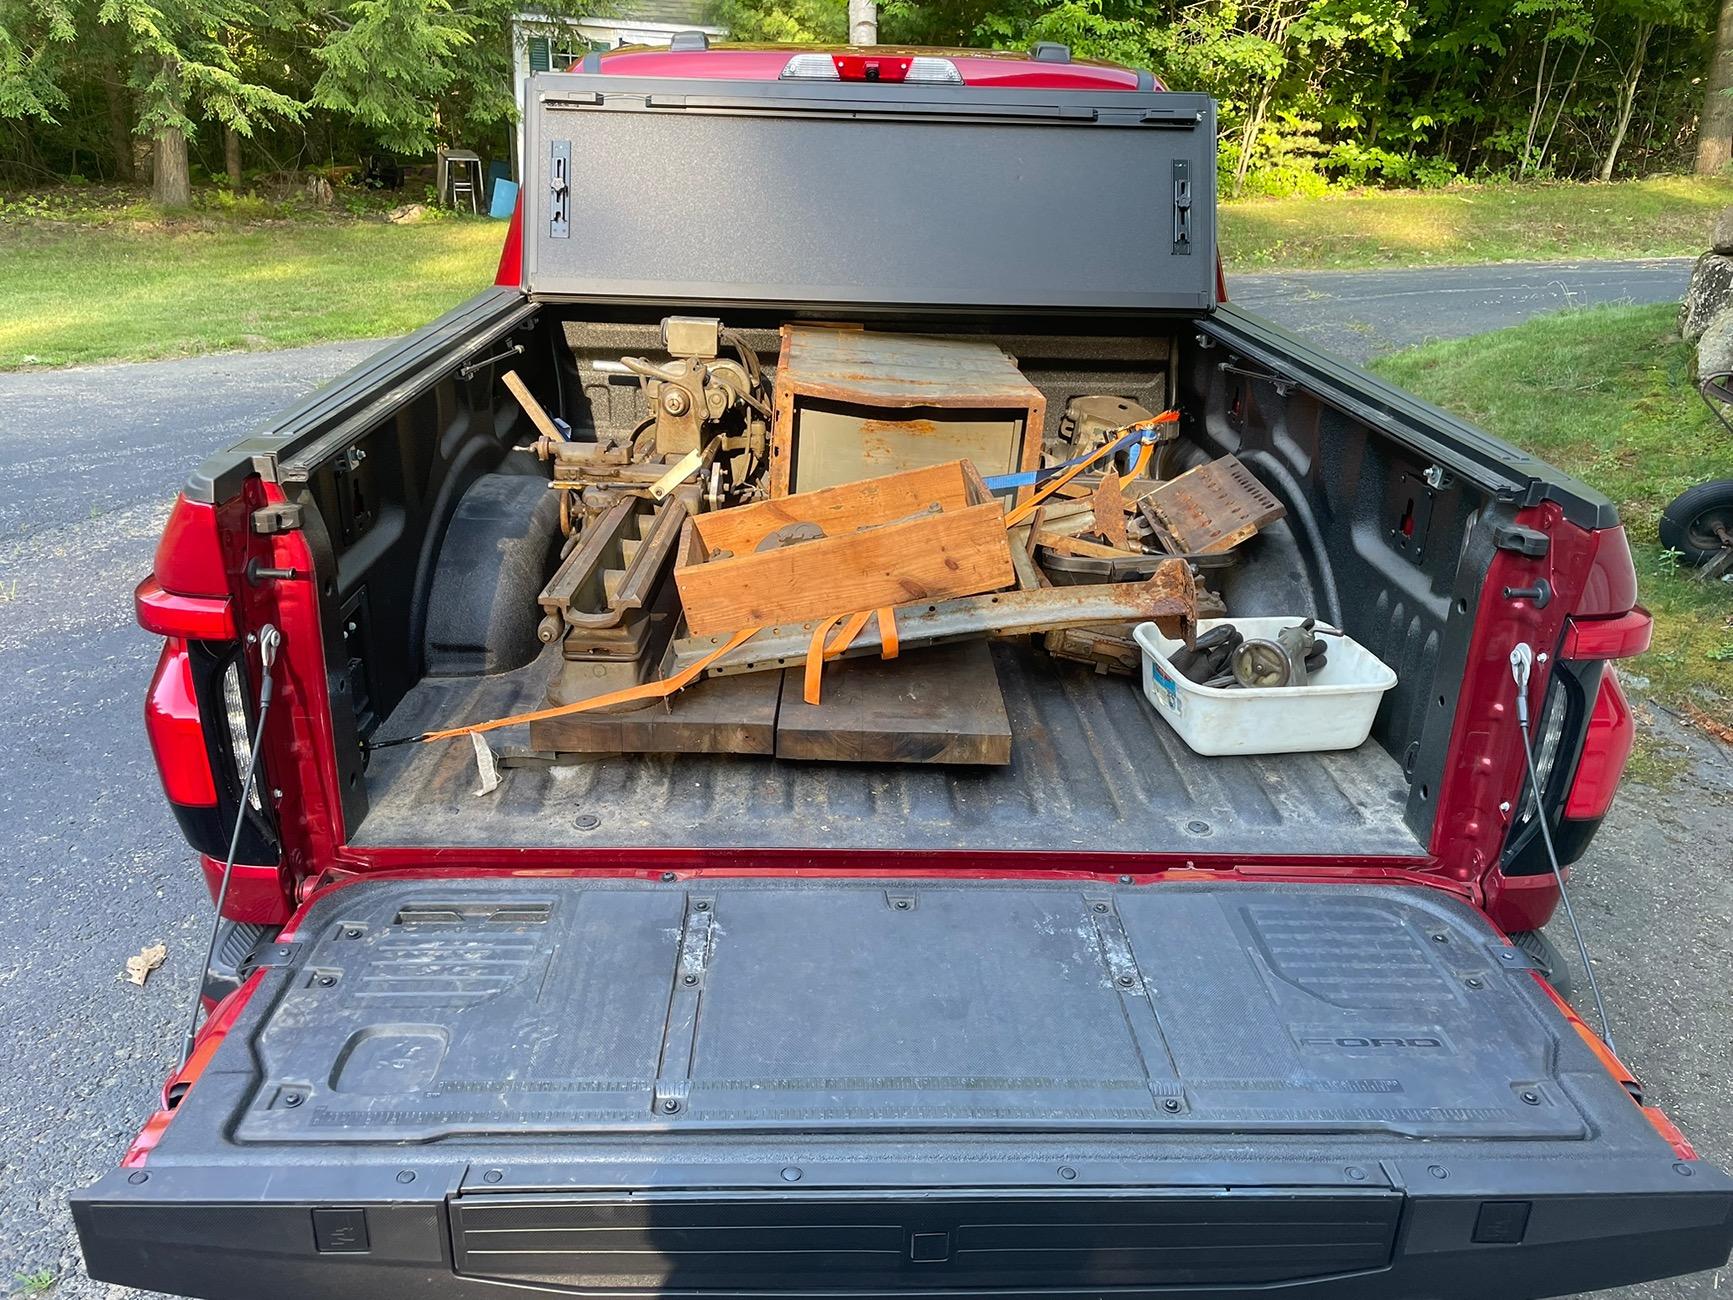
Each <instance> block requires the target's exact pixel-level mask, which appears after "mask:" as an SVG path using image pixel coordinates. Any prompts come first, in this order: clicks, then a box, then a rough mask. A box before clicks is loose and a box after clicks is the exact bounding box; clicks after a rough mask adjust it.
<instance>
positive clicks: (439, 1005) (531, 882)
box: [75, 877, 1733, 1300]
mask: <svg viewBox="0 0 1733 1300" xmlns="http://www.w3.org/2000/svg"><path fill="white" fill-rule="evenodd" d="M285 940H286V942H285V943H283V944H279V945H277V946H276V950H275V951H274V953H273V956H274V958H275V960H274V961H273V962H272V963H271V964H270V966H269V968H268V969H266V970H265V971H264V972H263V973H262V974H261V975H260V976H259V977H258V979H259V981H260V982H259V984H258V985H257V987H256V989H255V991H254V992H253V994H252V996H251V998H250V1000H249V1001H248V1002H247V1004H246V1006H245V1008H244V1010H243V1011H242V1012H241V1014H240V1016H239V1018H238V1020H237V1021H236V1022H235V1023H234V1025H233V1026H232V1028H230V1029H229V1031H228V1033H227V1036H226V1037H225V1038H224V1039H223V1040H222V1042H221V1045H220V1046H219V1047H218V1048H217V1050H216V1053H215V1055H214V1057H213V1058H212V1059H211V1061H210V1063H209V1064H208V1066H206V1067H205V1069H204V1071H203V1074H202V1076H201V1077H200V1078H199V1080H198V1082H197V1083H196V1084H195V1085H194V1086H193V1088H192V1089H191V1091H190V1092H188V1093H187V1094H186V1096H185V1099H184V1100H183V1101H182V1102H181V1103H180V1106H179V1109H178V1110H177V1111H176V1112H175V1113H174V1118H173V1120H172V1122H171V1123H170V1124H169V1125H168V1127H167V1128H166V1130H164V1131H163V1132H162V1134H161V1137H160V1140H159V1141H158V1142H157V1144H156V1146H155V1149H154V1150H153V1151H152V1153H151V1156H150V1159H149V1162H148V1166H147V1167H146V1168H145V1169H139V1170H134V1171H128V1170H126V1169H122V1170H118V1171H116V1172H115V1173H114V1174H112V1175H110V1176H109V1177H108V1178H106V1179H105V1180H104V1181H103V1182H101V1183H99V1184H98V1185H97V1186H96V1187H94V1188H92V1189H91V1190H90V1191H89V1192H87V1193H84V1194H82V1195H80V1196H79V1197H78V1198H77V1199H76V1200H75V1210H76V1214H77V1217H78V1220H79V1224H80V1229H81V1232H82V1234H83V1237H84V1240H85V1243H86V1251H87V1260H88V1264H89V1267H90V1271H91V1273H92V1275H93V1276H94V1277H96V1278H98V1279H104V1280H112V1281H117V1282H125V1283H128V1284H131V1285H135V1286H144V1287H167V1286H172V1287H173V1288H174V1289H175V1290H177V1291H180V1292H183V1293H186V1294H192V1295H208V1296H222V1297H225V1300H227V1298H229V1297H232V1296H234V1295H239V1294H246V1295H249V1296H252V1297H254V1298H255V1300H272V1298H273V1297H277V1296H284V1297H288V1296H294V1297H297V1300H309V1298H311V1300H317V1297H323V1296H331V1297H336V1296H339V1295H344V1296H348V1295H357V1294H367V1295H399V1294H401V1295H408V1294H415V1295H418V1296H440V1297H470V1296H481V1295H489V1294H495V1293H496V1292H495V1290H494V1288H495V1286H496V1285H497V1284H499V1283H506V1284H510V1285H513V1286H517V1287H523V1288H528V1289H529V1290H531V1291H536V1292H542V1293H551V1292H568V1293H569V1292H573V1291H581V1292H582V1293H584V1294H591V1295H617V1294H629V1293H639V1294H642V1293H645V1292H647V1291H654V1292H655V1293H656V1294H663V1295H703V1294H738V1293H742V1292H754V1293H763V1292H769V1293H774V1294H780V1295H795V1294H813V1293H815V1292H817V1291H819V1290H822V1291H823V1292H824V1293H825V1294H826V1295H832V1296H839V1295H864V1294H881V1295H882V1294H895V1293H899V1292H920V1293H924V1294H932V1293H935V1292H938V1293H942V1294H945V1295H952V1296H964V1295H984V1294H1005V1293H1006V1292H1008V1291H1012V1290H1014V1291H1016V1292H1017V1293H1018V1294H1023V1295H1029V1294H1038V1295H1046V1296H1058V1295H1073V1294H1079V1293H1088V1294H1096V1295H1098V1294H1100V1288H1103V1287H1107V1288H1126V1289H1124V1290H1117V1291H1116V1292H1115V1294H1119V1295H1133V1294H1152V1293H1153V1292H1152V1290H1151V1289H1152V1288H1172V1289H1171V1290H1163V1291H1162V1292H1161V1294H1163V1295H1178V1294H1197V1293H1199V1292H1200V1291H1202V1290H1203V1289H1206V1288H1222V1289H1221V1290H1219V1291H1218V1290H1213V1289H1212V1290H1210V1294H1212V1295H1223V1294H1239V1293H1240V1292H1241V1290H1242V1289H1244V1288H1250V1287H1257V1286H1267V1285H1271V1284H1276V1283H1288V1284H1292V1285H1294V1286H1295V1287H1296V1289H1299V1290H1305V1291H1306V1292H1307V1294H1311V1287H1309V1286H1308V1285H1306V1284H1311V1286H1315V1287H1318V1288H1323V1287H1325V1286H1326V1285H1327V1289H1328V1294H1329V1295H1331V1296H1333V1297H1358V1296H1367V1297H1371V1296H1377V1297H1379V1298H1380V1300H1393V1298H1396V1297H1406V1296H1422V1295H1434V1294H1438V1290H1437V1288H1438V1285H1439V1279H1440V1277H1448V1278H1449V1279H1450V1281H1451V1286H1450V1288H1449V1289H1450V1293H1452V1294H1464V1295H1469V1294H1472V1295H1484V1296H1503V1295H1547V1294H1557V1293H1562V1292H1568V1291H1572V1290H1577V1289H1580V1288H1585V1287H1588V1286H1607V1285H1616V1284H1618V1283H1620V1282H1622V1281H1625V1280H1630V1279H1634V1278H1638V1277H1651V1276H1656V1275H1658V1274H1661V1273H1664V1272H1672V1271H1680V1270H1682V1269H1688V1268H1702V1267H1712V1266H1714V1265H1715V1264H1717V1263H1719V1262H1720V1260H1721V1259H1723V1258H1724V1257H1725V1253H1726V1250H1727V1239H1728V1236H1729V1234H1730V1232H1733V1220H1730V1217H1729V1216H1730V1212H1733V1191H1730V1190H1729V1184H1728V1183H1727V1180H1726V1179H1725V1178H1724V1177H1723V1176H1721V1175H1720V1174H1718V1173H1717V1172H1716V1171H1714V1170H1711V1169H1707V1168H1693V1167H1692V1166H1690V1165H1687V1164H1684V1163H1682V1162H1681V1161H1680V1160H1679V1157H1678V1154H1677V1153H1676V1152H1675V1151H1674V1150H1673V1148H1672V1147H1671V1146H1670V1145H1669V1144H1668V1143H1667V1141H1665V1140H1664V1139H1663V1138H1662V1137H1661V1136H1660V1135H1659V1134H1658V1133H1657V1132H1656V1130H1655V1129H1654V1128H1653V1127H1652V1126H1651V1125H1650V1124H1649V1122H1648V1121H1647V1119H1646V1118H1645V1117H1644V1114H1643V1112H1642V1111H1641V1110H1640V1109H1639V1108H1638V1107H1637V1106H1636V1105H1634V1104H1633V1103H1632V1100H1631V1098H1630V1097H1629V1096H1628V1095H1627V1094H1626V1092H1625V1090H1624V1088H1623V1086H1622V1085H1621V1084H1620V1082H1619V1081H1617V1080H1616V1079H1615V1078H1614V1077H1613V1076H1612V1075H1610V1074H1609V1073H1608V1072H1607V1071H1606V1069H1605V1068H1603V1066H1602V1065H1601V1063H1600V1062H1599V1060H1598V1059H1597V1058H1596V1056H1595V1054H1594V1053H1593V1052H1592V1051H1591V1049H1590V1047H1589V1046H1588V1045H1587V1043H1586V1042H1585V1041H1584V1039H1583V1038H1582V1037H1580V1036H1579V1035H1578V1033H1577V1032H1576V1031H1575V1029H1574V1028H1573V1027H1572V1026H1571V1024H1570V1023H1569V1022H1568V1021H1567V1020H1566V1019H1565V1018H1564V1016H1563V1015H1562V1014H1561V1013H1560V1011H1559V1010H1558V1007H1557V1006H1556V1004H1554V1003H1553V1002H1552V1000H1551V999H1550V998H1549V997H1548V996H1547V994H1546V992H1545V990H1544V988H1543V987H1542V985H1541V984H1540V983H1539V982H1538V981H1537V980H1536V979H1535V978H1534V976H1533V975H1532V973H1531V971H1530V970H1529V964H1528V961H1527V959H1526V958H1525V957H1524V956H1523V955H1522V954H1521V953H1520V952H1519V951H1518V950H1516V949H1514V948H1511V947H1509V946H1508V945H1506V944H1505V943H1504V942H1503V941H1502V940H1501V939H1500V938H1499V937H1498V936H1497V934H1496V933H1495V932H1494V931H1493V930H1492V929H1491V928H1490V927H1489V926H1488V925H1487V923H1486V922H1485V921H1484V919H1483V918H1481V917H1480V916H1479V915H1478V914H1477V913H1475V912H1474V911H1472V910H1471V909H1469V908H1468V907H1466V906H1464V905H1462V904H1460V903H1457V902H1455V901H1454V900H1453V899H1450V898H1449V897H1447V896H1445V895H1442V894H1440V893H1437V892H1436V891H1431V890H1427V889H1421V888H1414V887H1406V888H1403V887H1393V886H1374V885H1350V884H1336V885H1315V886H1294V885H1263V884H1243V883H1242V884H1167V885H1156V886H1145V887H1136V888H1126V887H1116V886H1113V885H1109V884H1090V883H1080V882H1075V881H1073V882H1066V883H1051V884H1042V883H1030V882H1021V881H1015V882H1014V881H956V882H946V883H936V882H932V881H919V882H915V881H908V880H899V881H874V880H853V881H841V880H834V879H832V880H792V879H787V878H783V879H740V878H733V879H714V880H712V879H704V878H702V877H697V878H691V879H687V880H684V881H679V882H673V883H663V882H657V881H642V880H633V879H605V878H602V879H598V878H590V879H574V878H559V879H555V878H545V879H515V880H487V881H484V880H479V879H471V880H463V881H443V882H442V881H437V880H418V879H395V880H394V879H377V878H376V879H370V880H365V881H362V882H359V883H356V884H353V885H350V886H348V887H345V888H341V889H338V890H334V891H331V892H329V893H327V894H326V895H325V896H324V897H323V898H321V899H320V900H319V901H318V902H316V903H315V904H314V905H313V907H312V908H311V911H310V913H309V915H308V916H306V918H305V919H304V922H303V923H302V924H300V925H299V926H298V927H297V928H296V929H295V930H294V931H293V932H292V933H291V934H289V935H286V936H285ZM1228 1025H1231V1026H1233V1029H1232V1032H1224V1026H1228Z"/></svg>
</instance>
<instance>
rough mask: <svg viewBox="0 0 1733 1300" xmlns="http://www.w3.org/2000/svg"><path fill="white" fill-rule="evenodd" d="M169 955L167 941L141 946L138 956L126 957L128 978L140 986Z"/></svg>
mask: <svg viewBox="0 0 1733 1300" xmlns="http://www.w3.org/2000/svg"><path fill="white" fill-rule="evenodd" d="M167 957H168V945H167V944H166V943H153V944H151V945H150V947H148V948H140V949H139V950H138V956H136V957H128V958H127V959H126V978H127V979H128V980H129V981H131V982H132V983H134V984H136V985H138V986H139V987H140V988H143V987H144V982H145V981H146V980H147V979H149V978H150V973H151V972H152V971H153V970H155V969H156V968H157V967H158V966H161V965H162V964H163V962H164V960H166V959H167Z"/></svg>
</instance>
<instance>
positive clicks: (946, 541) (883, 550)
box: [674, 461, 1016, 636]
mask: <svg viewBox="0 0 1733 1300" xmlns="http://www.w3.org/2000/svg"><path fill="white" fill-rule="evenodd" d="M793 525H809V526H816V528H817V529H818V530H820V531H821V532H822V536H820V537H818V538H817V539H816V540H810V541H798V542H790V543H787V544H784V545H772V546H771V548H770V549H766V550H759V549H758V548H759V547H760V546H761V545H765V544H766V543H767V542H773V541H774V539H773V536H772V535H773V534H776V533H777V532H778V531H779V530H783V529H787V528H789V527H790V526H793ZM1015 577H1016V575H1015V571H1014V570H1013V568H1012V565H1011V548H1010V545H1009V543H1008V542H1007V540H1006V535H1005V516H1004V510H1003V508H1002V507H1001V506H1000V504H999V503H998V502H997V501H995V500H994V499H993V497H992V495H991V494H990V493H988V491H987V488H986V485H985V484H984V483H982V482H981V477H980V475H978V474H976V473H975V472H974V470H973V468H972V467H971V466H970V465H969V464H968V463H967V462H966V461H952V462H951V463H950V464H947V465H933V466H929V467H927V468H925V469H916V470H908V471H906V472H904V473H901V474H891V475H886V476H885V477H883V478H877V479H869V480H867V481H866V482H863V483H850V484H847V485H846V486H842V487H833V488H826V489H824V490H822V491H819V492H806V493H802V494H800V495H798V496H792V497H784V498H782V499H781V500H770V501H760V502H756V503H754V504H752V505H747V506H738V507H736V508H735V509H732V510H719V511H716V512H715V513H712V514H701V515H695V516H693V517H692V518H691V519H690V520H688V521H687V526H686V535H685V537H684V538H683V539H682V542H681V547H680V555H679V559H678V561H677V565H676V568H675V570H674V581H675V583H676V584H677V585H678V586H679V589H680V601H681V605H682V606H683V608H684V611H685V615H686V626H687V629H688V630H689V632H690V633H691V634H693V635H695V636H715V635H718V634H724V633H728V632H733V631H736V630H738V629H740V628H743V627H767V626H772V625H775V624H779V623H799V622H801V621H803V620H806V619H812V618H822V617H824V616H825V615H827V614H836V613H848V612H852V611H854V610H862V609H877V608H879V607H881V606H885V605H906V604H910V603H913V602H917V601H937V600H946V599H949V598H951V597H953V596H974V595H979V594H980V593H982V592H987V591H998V590H1000V589H1001V588H1004V587H1008V586H1010V585H1011V584H1012V583H1013V582H1014V581H1015Z"/></svg>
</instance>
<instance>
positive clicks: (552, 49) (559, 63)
mask: <svg viewBox="0 0 1733 1300" xmlns="http://www.w3.org/2000/svg"><path fill="white" fill-rule="evenodd" d="M528 45H529V55H530V71H531V72H556V71H557V72H564V71H565V70H566V69H567V68H569V67H571V66H572V65H573V64H574V63H577V62H579V61H581V60H582V59H583V57H584V55H586V54H588V53H589V52H590V51H591V50H605V49H608V48H610V47H609V45H608V42H606V41H590V40H585V39H584V38H583V36H582V35H580V34H579V33H577V32H570V33H566V34H562V35H560V36H557V37H551V38H550V37H547V36H532V37H530V38H529V41H528Z"/></svg>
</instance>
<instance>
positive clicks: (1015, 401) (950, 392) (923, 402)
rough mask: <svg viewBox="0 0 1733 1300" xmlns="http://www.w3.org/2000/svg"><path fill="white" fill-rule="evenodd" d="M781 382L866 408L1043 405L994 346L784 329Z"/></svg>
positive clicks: (1037, 393) (917, 337) (853, 331)
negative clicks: (784, 352)
mask: <svg viewBox="0 0 1733 1300" xmlns="http://www.w3.org/2000/svg"><path fill="white" fill-rule="evenodd" d="M785 329H786V332H787V336H788V346H787V352H786V360H785V361H784V363H783V366H782V368H781V373H780V374H779V375H778V385H779V386H780V384H781V383H782V381H783V380H784V379H785V378H786V379H788V380H791V381H792V382H793V384H794V385H795V386H796V387H797V388H798V390H799V391H800V392H803V393H807V394H809V395H812V396H818V397H831V398H835V399H837V400H840V401H853V402H861V403H863V404H866V405H871V406H1011V407H1031V406H1034V405H1036V404H1037V403H1040V404H1041V405H1042V406H1043V407H1044V406H1045V401H1044V399H1043V398H1042V396H1041V392H1040V390H1039V389H1037V388H1036V387H1035V386H1034V385H1033V384H1031V383H1030V382H1029V381H1028V380H1027V379H1025V378H1024V377H1023V372H1022V371H1020V370H1018V369H1017V363H1016V362H1015V361H1013V360H1012V359H1011V358H1010V357H1009V356H1007V355H1006V354H1005V352H1004V351H1003V350H1002V349H1001V348H999V347H997V346H995V345H994V344H992V343H986V342H977V341H974V340H969V339H944V338H929V337H924V336H921V335H911V334H880V333H876V332H874V331H872V330H859V329H831V328H825V327H822V326H810V325H789V326H786V327H785Z"/></svg>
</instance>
